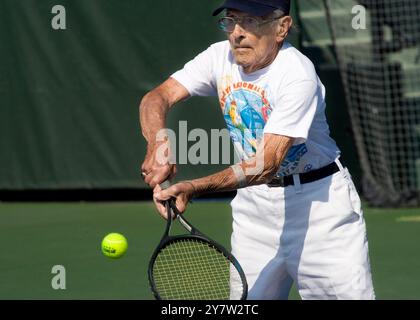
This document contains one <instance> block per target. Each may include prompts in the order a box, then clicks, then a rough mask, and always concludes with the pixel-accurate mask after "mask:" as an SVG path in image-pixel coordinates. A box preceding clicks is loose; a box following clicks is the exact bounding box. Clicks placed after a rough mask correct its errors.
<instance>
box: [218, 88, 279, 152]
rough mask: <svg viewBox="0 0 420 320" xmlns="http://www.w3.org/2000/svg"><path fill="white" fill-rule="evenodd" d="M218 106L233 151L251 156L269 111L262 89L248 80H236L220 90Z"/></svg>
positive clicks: (259, 138)
mask: <svg viewBox="0 0 420 320" xmlns="http://www.w3.org/2000/svg"><path fill="white" fill-rule="evenodd" d="M220 105H221V107H222V110H223V116H224V119H225V121H226V124H227V127H228V129H229V132H230V136H231V138H232V141H233V143H234V144H235V147H236V148H237V151H238V152H241V151H242V152H243V153H244V155H243V157H244V158H248V157H250V156H252V155H254V154H255V151H256V147H257V144H258V142H259V141H260V140H261V139H262V137H263V130H264V126H265V123H266V122H267V120H268V118H269V116H270V114H271V111H272V108H271V106H270V103H269V101H268V99H267V98H266V92H265V90H264V89H263V88H261V87H259V86H257V85H254V84H252V83H247V82H237V83H234V84H233V85H231V86H228V87H226V88H225V89H224V90H223V92H222V94H221V97H220ZM238 149H239V150H238Z"/></svg>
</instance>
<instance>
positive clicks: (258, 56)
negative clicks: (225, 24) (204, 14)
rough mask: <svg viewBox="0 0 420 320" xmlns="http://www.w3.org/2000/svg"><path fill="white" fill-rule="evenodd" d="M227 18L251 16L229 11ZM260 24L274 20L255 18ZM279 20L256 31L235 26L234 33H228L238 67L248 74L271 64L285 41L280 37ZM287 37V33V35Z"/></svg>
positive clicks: (263, 25) (265, 24)
mask: <svg viewBox="0 0 420 320" xmlns="http://www.w3.org/2000/svg"><path fill="white" fill-rule="evenodd" d="M226 16H227V17H232V18H241V17H249V14H247V13H244V12H241V11H236V10H228V11H227V13H226ZM253 18H255V19H257V20H258V22H263V21H266V20H270V18H271V19H272V17H270V18H267V17H253ZM279 28H280V27H279V20H274V21H272V22H269V23H264V24H262V25H260V26H259V27H258V28H256V29H255V30H247V29H246V28H245V27H244V26H242V25H241V23H238V24H236V25H235V28H234V29H233V31H232V32H227V37H228V40H229V42H230V45H231V49H232V53H233V56H234V58H235V61H236V63H237V64H238V65H240V66H242V67H243V68H244V71H245V72H246V73H250V72H253V71H256V70H258V69H261V68H263V67H265V66H267V65H268V64H270V63H271V62H272V61H273V60H274V59H275V57H276V56H277V52H278V45H279V43H280V42H282V41H283V40H284V37H282V36H279V33H280V32H279V30H280V29H279ZM286 35H287V33H286Z"/></svg>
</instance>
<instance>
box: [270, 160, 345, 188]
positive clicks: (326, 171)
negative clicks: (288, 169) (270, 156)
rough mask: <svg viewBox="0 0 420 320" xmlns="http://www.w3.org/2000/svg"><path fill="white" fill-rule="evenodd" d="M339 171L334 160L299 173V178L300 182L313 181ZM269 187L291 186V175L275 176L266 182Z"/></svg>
mask: <svg viewBox="0 0 420 320" xmlns="http://www.w3.org/2000/svg"><path fill="white" fill-rule="evenodd" d="M338 171H340V168H339V167H338V166H337V164H336V163H335V162H332V163H330V164H329V165H327V166H325V167H322V168H319V169H316V170H312V171H309V172H305V173H299V180H300V183H301V184H304V183H310V182H314V181H317V180H320V179H323V178H326V177H328V176H330V175H332V174H334V173H336V172H338ZM267 185H268V186H269V187H283V188H285V187H288V186H293V185H294V181H293V175H290V176H284V177H281V176H279V177H275V178H274V179H273V180H271V181H270V182H269V183H267Z"/></svg>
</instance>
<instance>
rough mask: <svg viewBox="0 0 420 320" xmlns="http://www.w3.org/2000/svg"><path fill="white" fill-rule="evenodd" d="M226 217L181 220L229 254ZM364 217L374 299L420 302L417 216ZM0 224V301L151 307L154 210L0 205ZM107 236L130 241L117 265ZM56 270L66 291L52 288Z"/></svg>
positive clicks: (224, 205) (368, 212)
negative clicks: (107, 250) (122, 302)
mask: <svg viewBox="0 0 420 320" xmlns="http://www.w3.org/2000/svg"><path fill="white" fill-rule="evenodd" d="M230 214H231V213H230V206H229V203H228V202H196V203H194V204H192V205H191V206H190V207H189V210H188V215H187V217H188V218H189V220H190V221H191V222H192V223H193V224H195V225H196V226H197V227H198V228H199V229H200V230H201V231H203V232H204V233H206V234H208V235H209V236H211V237H212V238H214V239H216V240H218V241H219V242H221V243H222V244H224V245H225V246H227V247H229V241H230V232H231V215H230ZM365 217H366V221H367V227H368V236H369V241H370V253H371V263H372V269H373V276H374V284H375V289H376V294H377V297H378V298H379V299H420V285H419V284H420V273H419V270H420V209H396V210H378V209H369V208H365ZM0 218H1V223H0V245H1V255H0V299H153V296H152V294H151V293H150V291H149V287H148V281H147V264H148V260H149V257H150V255H151V254H152V252H153V249H154V248H155V246H156V244H157V242H158V241H159V239H160V237H161V235H162V233H163V231H164V226H165V225H164V222H163V220H162V219H161V218H160V217H159V216H158V215H157V214H156V213H155V209H154V207H153V205H152V203H146V202H143V203H43V204H8V203H3V204H0ZM110 232H119V233H122V234H124V235H125V236H126V237H127V239H128V251H127V253H126V255H125V256H124V257H123V258H121V259H118V260H111V259H109V258H106V257H105V256H103V255H102V253H101V251H100V243H101V240H102V238H103V237H104V236H105V235H106V234H108V233H110ZM56 265H61V266H64V268H65V272H66V274H65V279H66V281H65V286H66V289H65V290H61V289H58V290H55V289H53V288H52V281H53V278H54V277H55V276H56V274H53V273H52V269H53V267H54V266H56ZM290 298H291V299H298V295H297V292H296V290H293V291H292V293H291V296H290Z"/></svg>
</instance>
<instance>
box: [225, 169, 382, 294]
mask: <svg viewBox="0 0 420 320" xmlns="http://www.w3.org/2000/svg"><path fill="white" fill-rule="evenodd" d="M231 206H232V212H233V233H232V253H233V255H234V256H235V257H236V258H237V259H238V261H239V263H240V264H241V266H242V268H243V269H244V272H245V275H246V278H247V281H248V299H251V300H254V299H255V300H257V299H258V300H264V299H270V300H274V299H287V298H288V295H289V291H290V289H291V286H292V284H293V282H295V283H296V287H297V289H298V290H299V294H300V296H301V298H302V299H375V294H374V290H373V285H372V276H371V271H370V263H369V252H368V242H367V237H366V226H365V221H364V218H363V212H362V209H361V203H360V198H359V196H358V194H357V191H356V189H355V187H354V184H353V182H352V180H351V177H350V174H349V173H348V171H347V169H342V170H341V171H339V172H337V173H335V174H334V175H332V176H329V177H327V178H324V179H321V180H318V181H315V182H312V183H307V184H302V185H300V184H296V183H295V185H294V186H289V187H286V188H281V187H274V188H270V187H268V186H267V185H260V186H253V187H248V188H245V189H240V190H238V193H237V196H236V197H235V198H234V199H233V201H232V203H231ZM235 286H236V279H233V278H232V279H231V299H238V298H239V297H238V290H235Z"/></svg>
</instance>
